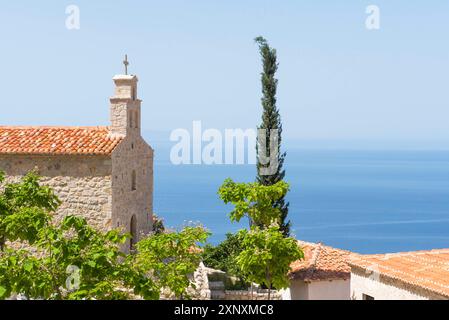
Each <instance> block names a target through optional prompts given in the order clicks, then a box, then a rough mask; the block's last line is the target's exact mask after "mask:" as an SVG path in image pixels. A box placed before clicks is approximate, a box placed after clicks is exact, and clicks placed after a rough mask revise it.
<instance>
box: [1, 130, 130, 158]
mask: <svg viewBox="0 0 449 320" xmlns="http://www.w3.org/2000/svg"><path fill="white" fill-rule="evenodd" d="M122 139H123V137H120V136H116V137H114V136H111V134H110V131H109V129H108V127H7V126H0V154H58V155H75V154H81V155H110V154H111V153H112V151H113V150H114V149H115V147H116V146H117V145H118V144H119V143H120V141H121V140H122Z"/></svg>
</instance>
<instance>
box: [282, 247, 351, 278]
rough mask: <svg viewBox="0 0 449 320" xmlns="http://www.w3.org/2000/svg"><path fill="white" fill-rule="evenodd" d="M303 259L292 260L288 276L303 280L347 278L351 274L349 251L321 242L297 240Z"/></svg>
mask: <svg viewBox="0 0 449 320" xmlns="http://www.w3.org/2000/svg"><path fill="white" fill-rule="evenodd" d="M298 244H299V246H300V247H301V248H302V250H303V252H304V259H303V260H297V261H295V262H293V263H292V264H291V265H290V267H291V271H290V277H291V278H292V279H300V280H303V281H319V280H340V279H341V280H347V279H349V278H350V275H351V268H350V267H349V265H348V259H349V256H350V255H351V254H352V253H351V252H349V251H344V250H340V249H335V248H331V247H328V246H325V245H323V244H321V243H310V242H303V241H298Z"/></svg>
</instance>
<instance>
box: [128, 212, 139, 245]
mask: <svg viewBox="0 0 449 320" xmlns="http://www.w3.org/2000/svg"><path fill="white" fill-rule="evenodd" d="M129 233H130V235H131V238H130V239H129V250H131V251H132V250H134V247H135V245H136V243H137V219H136V216H135V215H133V216H132V217H131V222H130V223H129Z"/></svg>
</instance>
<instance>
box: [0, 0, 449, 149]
mask: <svg viewBox="0 0 449 320" xmlns="http://www.w3.org/2000/svg"><path fill="white" fill-rule="evenodd" d="M69 4H76V5H78V6H79V8H80V11H81V29H80V30H79V31H69V30H67V29H66V28H65V19H66V14H65V8H66V6H67V5H69ZM370 4H375V5H378V6H379V7H380V10H381V29H380V30H378V31H368V30H367V29H366V28H365V19H366V17H367V14H366V13H365V9H366V7H367V6H368V5H370ZM448 31H449V1H443V0H440V1H437V0H430V1H411V0H407V1H406V0H395V1H391V0H389V1H380V0H379V1H377V0H376V1H375V0H370V1H358V0H357V1H346V0H344V1H343V0H339V1H330V0H329V1H308V2H307V3H306V2H305V1H297V0H296V1H272V0H270V1H267V0H265V1H260V0H259V1H256V0H254V1H211V0H202V1H198V0H195V1H193V0H192V1H157V2H156V1H75V0H74V1H69V2H67V1H45V3H43V2H42V1H21V0H18V1H7V2H6V1H4V2H3V3H2V4H1V5H0V39H1V48H2V50H1V51H0V61H1V66H2V72H1V73H2V76H1V77H0V88H1V96H2V99H1V102H0V104H1V119H0V123H1V124H7V125H15V124H17V125H26V124H33V125H43V124H47V125H97V124H101V125H106V124H108V119H109V114H108V113H109V110H108V103H109V101H108V98H109V96H110V95H111V94H112V90H113V87H112V86H113V83H112V80H111V78H112V76H113V75H114V74H117V73H121V72H122V65H121V61H122V58H123V55H124V53H128V56H129V59H130V61H131V65H130V72H131V73H133V74H137V75H138V76H139V78H140V97H141V98H142V99H143V117H142V121H143V128H144V130H150V131H170V130H172V129H175V128H187V129H188V128H191V124H192V121H193V120H202V122H203V126H204V127H206V128H219V129H221V128H252V127H255V126H256V125H257V124H258V123H259V121H260V120H259V119H260V112H261V108H260V80H259V72H260V70H261V67H260V59H259V55H258V50H257V47H256V45H255V44H254V42H253V38H254V37H255V36H258V35H263V36H265V37H266V38H267V39H268V40H269V42H270V44H271V45H272V46H273V47H275V48H277V50H278V57H279V62H280V68H279V73H278V78H279V95H278V102H279V107H280V109H281V113H282V116H283V121H284V135H285V136H286V137H287V138H290V139H304V140H315V139H318V140H359V141H365V140H366V141H371V140H377V141H389V142H391V141H427V140H434V141H437V142H436V145H438V144H439V143H441V144H442V145H445V146H449V96H448V92H449V81H448V80H449V42H448Z"/></svg>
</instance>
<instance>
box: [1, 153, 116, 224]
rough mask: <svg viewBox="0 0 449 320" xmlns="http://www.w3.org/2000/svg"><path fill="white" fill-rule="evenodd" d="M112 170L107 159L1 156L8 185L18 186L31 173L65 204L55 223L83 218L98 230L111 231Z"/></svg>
mask: <svg viewBox="0 0 449 320" xmlns="http://www.w3.org/2000/svg"><path fill="white" fill-rule="evenodd" d="M111 166H112V162H111V159H110V158H109V157H105V156H40V155H0V170H2V171H4V172H5V173H6V181H7V182H18V181H19V180H20V178H21V177H22V176H23V175H25V174H26V173H28V172H29V171H31V170H36V171H37V173H38V174H39V175H41V176H42V179H41V182H42V184H45V185H48V186H50V187H52V188H53V190H54V191H55V193H56V195H57V196H58V197H59V199H60V200H61V201H62V204H61V206H60V208H59V209H58V211H57V215H56V220H57V221H58V220H60V219H61V218H62V217H63V216H65V215H72V214H73V215H81V216H83V217H85V218H86V219H87V220H88V222H89V223H90V224H91V225H93V226H94V227H96V228H99V229H102V230H106V229H108V228H110V227H111V211H112V209H111V204H112V198H111V195H112V189H111Z"/></svg>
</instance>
